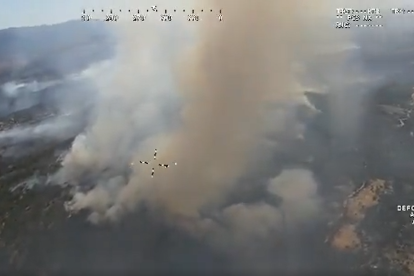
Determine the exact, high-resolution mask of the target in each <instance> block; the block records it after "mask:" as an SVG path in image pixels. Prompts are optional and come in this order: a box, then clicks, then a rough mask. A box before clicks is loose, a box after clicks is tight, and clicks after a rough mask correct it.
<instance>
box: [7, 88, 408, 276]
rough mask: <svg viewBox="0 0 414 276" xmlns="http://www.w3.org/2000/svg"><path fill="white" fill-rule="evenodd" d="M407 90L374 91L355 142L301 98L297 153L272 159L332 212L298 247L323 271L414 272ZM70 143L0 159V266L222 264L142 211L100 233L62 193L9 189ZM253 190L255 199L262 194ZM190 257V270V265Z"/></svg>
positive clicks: (21, 117)
mask: <svg viewBox="0 0 414 276" xmlns="http://www.w3.org/2000/svg"><path fill="white" fill-rule="evenodd" d="M412 93H413V90H412V87H411V86H410V85H408V84H407V85H402V86H401V85H400V86H398V85H389V86H386V87H383V88H381V89H377V90H376V91H375V92H372V93H371V95H370V96H369V97H367V101H366V103H365V113H364V117H363V124H362V125H363V127H362V131H361V135H360V136H359V137H358V139H357V142H355V143H352V144H350V143H347V142H346V141H345V142H344V141H343V140H341V139H337V137H336V136H335V133H332V132H331V131H330V123H331V122H330V115H329V113H330V112H329V105H328V104H327V102H328V101H329V99H327V97H328V96H326V95H322V94H314V93H308V94H307V96H308V97H309V99H310V101H311V102H312V103H313V104H314V105H315V107H316V108H317V109H319V110H320V111H321V112H320V113H318V114H317V115H316V116H314V117H312V118H307V121H308V123H307V125H308V127H307V131H306V133H305V137H304V139H303V140H300V139H299V140H297V141H294V142H291V143H292V144H293V146H294V148H296V149H301V150H297V152H296V153H295V154H293V153H292V152H279V153H277V154H276V155H275V161H274V162H275V168H276V169H277V168H279V169H281V168H284V167H292V166H300V167H306V168H309V169H310V170H312V171H313V172H314V173H315V175H316V177H317V178H318V180H319V181H320V183H322V185H321V187H320V192H321V193H322V194H323V195H324V198H325V199H326V202H327V203H326V208H327V210H328V211H329V212H328V213H329V216H328V218H321V225H320V227H318V229H313V230H312V231H310V233H313V235H314V239H312V240H313V241H309V239H304V241H301V242H304V243H307V244H308V246H309V247H308V248H310V249H309V250H307V251H308V252H306V253H303V254H312V252H313V253H315V252H320V254H319V257H318V258H319V260H315V262H318V263H319V264H320V265H322V264H323V263H326V260H329V261H330V262H329V263H330V264H332V266H330V267H327V265H325V267H319V268H318V269H319V270H321V269H324V270H333V269H334V267H335V270H336V271H340V270H341V269H342V270H344V271H349V270H350V268H351V269H352V270H353V271H363V272H367V273H368V272H378V271H381V272H385V271H394V272H396V273H397V272H398V273H407V272H408V273H413V267H414V265H413V263H414V258H413V254H414V253H413V252H414V244H413V242H414V236H413V235H412V231H410V230H411V227H412V226H411V221H410V218H409V215H408V214H403V213H398V212H397V211H396V206H397V205H398V204H411V203H412V201H413V200H414V189H413V188H412V185H413V184H412V183H413V182H414V171H413V170H412V167H413V165H414V158H413V156H414V137H413V134H412V131H414V129H413V128H412V126H413V123H414V120H413V119H411V118H410V110H411V108H412V105H411V104H412ZM42 108H44V107H42ZM42 108H41V107H39V106H37V107H33V108H31V109H28V110H26V111H23V112H22V111H21V112H20V113H18V114H14V116H15V117H13V115H11V116H8V117H6V118H4V120H3V121H2V124H3V125H4V126H5V127H11V126H12V125H15V124H24V123H26V124H30V123H31V122H32V120H40V117H41V116H43V115H39V114H46V116H53V114H52V113H53V112H52V111H51V110H48V109H47V108H46V109H45V108H44V109H42ZM304 109H305V108H304ZM302 111H303V110H302ZM305 113H306V112H305ZM401 121H402V122H403V123H401ZM73 138H74V137H68V138H67V139H65V140H63V141H37V142H32V143H34V144H32V146H31V147H30V148H32V149H34V150H32V151H28V152H27V154H25V155H23V156H22V157H20V158H11V159H10V158H9V159H8V158H3V159H1V160H0V162H1V175H0V179H1V180H0V181H1V196H2V200H1V202H0V219H1V221H0V241H1V250H0V252H1V254H0V261H1V267H2V268H3V269H5V270H26V271H35V272H36V273H38V274H42V273H50V272H59V271H65V272H68V271H73V273H75V272H79V271H99V270H102V271H103V270H106V271H108V269H109V270H111V269H117V268H122V269H124V270H125V271H128V270H140V271H158V272H161V271H166V270H168V271H177V272H183V267H187V268H186V270H187V271H199V272H200V271H206V270H207V268H208V267H210V268H211V267H213V268H215V270H216V271H219V270H220V269H223V268H224V267H225V262H226V261H225V258H224V257H223V256H222V255H220V253H218V252H211V251H210V249H208V248H207V247H205V245H203V244H200V242H199V241H196V240H192V239H191V238H189V237H187V236H186V235H185V234H184V233H182V232H181V231H179V230H177V229H172V228H171V227H168V226H166V225H164V224H163V223H162V221H157V220H155V219H154V218H152V217H151V216H150V215H149V214H147V213H146V212H145V210H141V211H139V214H132V215H130V216H129V217H128V218H126V219H125V220H124V222H122V223H121V224H119V225H115V226H114V225H106V226H99V227H97V226H92V225H90V224H88V223H87V222H86V220H85V217H84V215H83V214H77V215H73V216H69V214H68V213H67V212H66V211H65V210H64V201H65V200H66V197H67V190H65V189H64V188H60V187H54V186H42V185H38V186H36V187H35V188H34V189H25V187H24V186H23V187H20V188H17V189H14V190H11V188H12V187H14V186H16V185H17V184H18V183H20V182H21V181H22V180H24V179H26V178H28V177H30V176H33V175H34V174H37V175H38V176H39V177H40V178H39V179H40V180H39V181H40V182H42V181H45V179H46V176H47V175H48V174H50V173H52V172H53V171H55V170H56V169H57V168H58V167H59V164H58V161H57V154H56V153H57V152H61V151H62V150H64V149H67V148H69V147H70V144H71V141H72V140H73ZM7 147H8V145H4V146H3V149H7ZM42 176H43V178H42ZM42 179H43V180H42ZM259 190H260V189H259ZM251 192H252V191H251V190H247V191H246V193H245V194H246V195H249V196H250V197H252V198H253V199H252V201H254V197H255V196H252V195H251ZM255 193H256V195H257V197H260V191H258V190H256V192H255ZM231 200H232V201H238V200H241V199H240V198H233V199H231ZM243 201H244V202H246V199H245V198H243ZM271 204H278V202H271ZM138 218H139V219H138ZM325 238H326V239H325ZM323 239H325V243H324V240H323ZM102 241H105V243H103V242H102ZM108 241H110V242H108ZM161 247H162V248H161ZM279 253H280V252H279ZM275 256H277V252H275ZM280 256H283V254H281V255H280ZM189 260H191V263H192V266H193V267H188V264H187V263H188V261H189ZM344 260H348V261H344ZM200 262H202V263H203V264H200ZM184 264H186V265H184ZM75 267H76V269H75ZM157 269H158V270H157Z"/></svg>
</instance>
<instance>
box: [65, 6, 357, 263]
mask: <svg viewBox="0 0 414 276" xmlns="http://www.w3.org/2000/svg"><path fill="white" fill-rule="evenodd" d="M235 2H236V1H232V0H222V1H201V3H200V4H199V5H200V6H202V4H204V6H206V5H207V4H208V5H207V6H209V7H212V8H215V9H222V10H223V22H217V21H213V20H211V21H210V22H208V21H202V22H198V24H199V25H198V26H197V31H196V32H195V33H196V38H195V43H194V45H186V46H188V47H186V48H185V47H177V48H178V49H184V50H183V51H181V52H180V53H179V56H180V57H181V59H178V58H177V55H168V54H167V55H166V56H167V57H166V58H160V57H159V55H157V54H159V53H160V52H163V50H164V48H163V47H165V46H161V45H166V44H167V45H169V47H171V48H174V47H175V45H172V44H171V43H168V41H170V40H168V39H170V38H165V37H162V36H160V35H159V33H163V32H165V31H166V30H167V29H168V28H169V27H165V26H162V27H160V26H156V25H155V24H161V22H158V23H149V22H148V23H144V24H147V25H144V24H143V25H140V26H137V25H133V26H132V25H129V24H128V23H121V22H120V24H119V26H117V27H116V28H119V30H118V31H119V35H120V37H121V41H120V47H119V50H118V53H117V59H116V60H115V64H116V66H115V67H114V68H116V69H115V70H114V71H113V75H112V76H111V78H109V79H108V80H106V83H105V84H104V85H102V86H101V90H102V91H101V101H100V102H99V103H98V105H99V106H98V109H97V111H96V116H95V121H94V122H93V123H92V125H90V127H89V129H88V131H87V132H86V133H85V134H83V135H81V136H79V137H78V138H77V139H76V140H75V142H74V144H73V146H72V150H71V152H69V154H68V155H67V156H66V157H65V159H64V161H63V163H62V166H63V167H62V169H61V171H60V172H59V173H58V175H57V176H58V179H59V180H60V181H63V182H66V181H67V182H71V183H72V184H73V185H74V186H77V185H79V183H80V182H82V180H81V179H82V178H83V177H84V175H85V174H88V173H90V172H92V173H94V174H96V175H99V176H97V177H96V178H92V180H89V181H94V182H96V183H92V184H94V185H96V186H95V188H94V189H92V190H91V191H88V192H82V191H78V192H76V193H75V195H74V197H73V200H72V201H71V202H69V203H68V209H69V210H70V211H71V212H76V211H79V210H82V209H87V210H89V211H90V212H91V216H90V220H91V221H93V222H96V223H99V222H103V221H107V220H109V221H113V220H115V221H116V220H119V219H122V216H123V215H124V214H125V213H128V212H132V211H133V210H135V209H136V208H138V207H139V206H140V205H141V204H145V205H146V206H147V207H149V210H153V211H154V214H159V213H162V214H163V216H162V217H163V218H165V219H166V220H167V221H168V222H169V223H171V224H172V225H176V226H178V227H179V228H181V229H184V230H186V231H189V232H190V233H191V234H193V235H195V236H197V237H206V236H207V237H208V238H207V240H208V241H209V244H211V245H212V246H213V247H218V248H221V249H223V248H226V249H228V248H233V249H232V250H231V252H232V253H234V252H238V250H239V249H240V251H242V252H243V253H240V254H241V255H243V256H241V258H243V260H245V261H247V260H250V259H251V258H252V255H251V254H253V253H252V252H255V249H257V248H262V247H263V246H265V245H266V246H271V245H273V241H272V240H276V238H275V237H274V235H277V233H280V231H283V227H284V226H283V224H286V223H288V224H290V225H291V226H292V227H295V226H297V225H300V224H301V223H306V222H307V221H310V220H311V219H312V218H314V217H315V216H316V215H317V214H318V212H320V211H321V210H322V208H321V203H322V200H321V198H320V197H319V196H318V194H317V186H318V184H317V182H316V180H315V179H314V177H313V174H312V172H310V171H308V170H305V169H292V170H285V171H283V172H282V173H281V174H280V175H279V176H277V177H276V178H274V179H273V178H272V179H267V181H266V187H267V192H268V194H269V195H270V197H272V196H274V197H275V198H277V197H281V198H282V203H281V205H280V206H282V207H281V208H280V206H276V204H269V203H266V202H263V201H259V202H257V203H243V202H241V203H238V204H233V205H230V206H226V207H225V208H224V209H222V208H221V207H222V206H223V205H225V202H226V199H227V196H228V195H230V194H232V193H237V186H238V182H239V181H240V180H241V179H242V178H243V177H245V176H246V175H249V173H252V172H255V171H256V169H257V168H258V167H260V166H265V165H266V162H267V161H268V158H269V156H268V155H266V154H265V155H262V154H263V152H264V151H266V150H273V149H274V147H275V144H272V146H270V147H271V148H270V149H269V148H266V147H267V146H268V144H267V143H266V139H267V138H266V134H267V133H269V132H271V133H278V134H283V135H285V136H289V135H291V134H292V130H291V128H292V127H293V125H295V124H296V122H295V121H291V120H290V117H289V116H288V115H286V114H288V112H287V111H288V110H289V109H290V108H292V106H294V104H295V103H297V102H300V101H302V94H301V92H302V91H299V89H298V86H299V80H298V79H297V75H296V72H295V70H294V64H295V63H301V62H303V63H309V64H312V62H314V60H313V59H314V58H315V55H317V54H318V52H319V51H320V47H321V45H331V46H332V47H333V48H335V47H339V46H340V45H341V43H342V42H348V41H347V38H345V37H344V36H343V35H341V38H340V37H339V34H337V33H334V32H335V30H334V29H333V28H332V26H331V25H330V24H329V19H328V18H326V19H325V17H324V15H326V13H329V12H330V10H329V8H330V6H329V1H325V0H318V1H313V2H312V5H309V6H308V7H306V8H305V7H304V6H303V3H302V2H303V1H296V0H295V1H265V0H262V1H251V0H239V1H237V4H236V3H235ZM332 12H333V11H332ZM309 22H312V23H309ZM152 24H153V25H152ZM164 28H165V29H164ZM331 29H332V31H331ZM154 30H156V31H154ZM137 34H139V35H137ZM144 37H145V39H143V38H144ZM166 42H167V43H166ZM169 47H167V48H169ZM170 50H171V49H170ZM175 50H176V49H175V48H174V51H175ZM174 51H171V52H174ZM343 59H345V57H344V56H340V57H339V58H337V59H335V60H331V61H330V62H331V64H330V66H332V67H330V68H334V67H333V66H334V64H335V66H336V65H340V63H341V62H342V61H343ZM178 60H181V61H180V63H179V64H177V63H178V62H177V61H178ZM327 70H329V69H327ZM168 75H170V76H171V77H170V78H169V77H166V76H168ZM339 75H340V73H338V76H339ZM160 76H161V77H160ZM338 82H339V83H340V84H342V82H341V81H338ZM332 85H334V84H332ZM161 90H162V91H164V90H173V92H174V93H176V94H175V95H174V96H171V94H169V93H170V92H171V91H170V92H166V93H164V94H163V93H162V92H160V91H161ZM166 95H169V97H170V98H167V99H171V100H172V101H174V99H176V98H179V99H180V105H181V107H182V108H181V110H180V113H179V115H180V119H177V121H180V122H179V123H177V125H176V127H174V129H171V127H167V125H169V123H167V121H168V120H167V119H165V117H163V115H162V114H161V113H162V112H161V111H160V110H161V107H162V106H163V103H162V102H163V100H164V101H165V99H166V97H165V96H166ZM158 101H159V103H158ZM269 104H277V106H278V108H280V110H278V111H279V112H278V113H276V114H279V115H278V116H275V117H274V118H273V117H271V118H272V119H271V120H270V121H271V126H269V116H274V114H275V113H272V112H273V111H274V110H273V111H272V112H270V111H269V110H268V105H269ZM272 114H273V115H272ZM173 117H174V116H173ZM177 117H178V116H177ZM144 119H145V120H144ZM169 119H171V118H169ZM352 120H354V119H352ZM144 121H151V122H152V123H151V124H150V126H149V125H145V124H143V122H144ZM269 127H270V128H269ZM149 129H150V130H149ZM295 134H297V133H295ZM292 138H296V136H292ZM276 146H279V145H278V144H277V142H276ZM154 148H157V149H158V152H159V155H158V157H159V158H158V159H157V161H156V162H157V163H158V162H159V163H170V164H171V163H173V162H177V163H178V165H177V166H172V167H171V168H168V169H163V168H161V167H158V166H157V163H156V164H154V165H155V166H156V173H155V177H154V178H151V177H150V168H151V166H145V165H140V164H139V161H140V160H145V161H147V160H149V159H150V158H151V157H152V152H153V150H154ZM130 163H132V164H133V166H131V168H129V164H130ZM108 167H110V168H117V169H119V170H121V171H125V170H129V169H131V170H132V171H131V172H130V173H129V174H128V176H126V175H125V174H124V173H123V172H122V173H117V174H115V175H112V176H108V177H103V175H104V173H103V172H104V171H106V168H108ZM251 185H252V186H253V185H256V184H255V183H251ZM282 209H283V211H282ZM203 210H213V211H212V213H214V215H215V216H216V217H218V220H219V221H222V222H223V223H218V222H216V221H215V220H214V219H210V218H205V217H203V216H202V215H201V213H202V212H203ZM269 240H270V241H269ZM267 244H271V245H267ZM262 249H263V248H262ZM264 251H266V250H264ZM266 252H268V251H266ZM265 255H266V254H265V253H263V255H262V254H256V257H255V258H254V261H257V260H259V259H260V258H261V257H264V256H265ZM266 256H268V254H267V255H266ZM262 261H263V262H258V263H256V266H258V267H259V266H260V267H262V268H263V269H266V268H265V267H266V266H265V265H264V263H266V264H267V265H272V261H271V260H266V258H263V260H262ZM247 263H248V264H250V265H251V264H252V263H253V261H250V262H247ZM248 264H246V265H248Z"/></svg>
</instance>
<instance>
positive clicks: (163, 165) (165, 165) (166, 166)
mask: <svg viewBox="0 0 414 276" xmlns="http://www.w3.org/2000/svg"><path fill="white" fill-rule="evenodd" d="M155 160H157V149H155V151H154V161H155ZM139 163H140V164H144V165H149V164H150V162H148V161H139ZM131 165H134V163H131ZM174 165H175V166H176V165H177V162H175V163H174ZM158 166H160V167H164V168H169V167H171V165H170V164H161V163H159V164H158ZM154 174H155V167H152V168H151V177H154Z"/></svg>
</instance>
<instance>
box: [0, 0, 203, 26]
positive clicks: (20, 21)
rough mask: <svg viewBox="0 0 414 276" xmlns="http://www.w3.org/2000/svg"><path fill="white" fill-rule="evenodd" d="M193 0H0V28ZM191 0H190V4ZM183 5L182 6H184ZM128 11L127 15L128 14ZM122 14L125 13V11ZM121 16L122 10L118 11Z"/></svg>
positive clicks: (187, 2)
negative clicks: (104, 10)
mask: <svg viewBox="0 0 414 276" xmlns="http://www.w3.org/2000/svg"><path fill="white" fill-rule="evenodd" d="M191 2H192V3H193V4H194V3H196V2H197V1H196V0H171V1H168V0H136V1H133V0H0V7H1V9H0V29H4V28H8V27H20V26H32V25H41V24H51V23H58V22H63V21H67V20H70V19H79V20H80V16H81V13H82V9H84V8H85V9H89V10H91V9H110V8H114V9H125V10H127V9H131V10H133V9H138V8H142V9H147V8H150V7H151V6H152V5H158V6H162V8H164V7H166V8H168V9H171V8H172V9H174V8H177V9H181V8H190V6H191ZM189 3H190V4H189ZM183 6H185V7H183ZM129 16H130V15H128V18H129ZM124 17H127V15H126V14H125V15H124ZM121 18H122V14H121Z"/></svg>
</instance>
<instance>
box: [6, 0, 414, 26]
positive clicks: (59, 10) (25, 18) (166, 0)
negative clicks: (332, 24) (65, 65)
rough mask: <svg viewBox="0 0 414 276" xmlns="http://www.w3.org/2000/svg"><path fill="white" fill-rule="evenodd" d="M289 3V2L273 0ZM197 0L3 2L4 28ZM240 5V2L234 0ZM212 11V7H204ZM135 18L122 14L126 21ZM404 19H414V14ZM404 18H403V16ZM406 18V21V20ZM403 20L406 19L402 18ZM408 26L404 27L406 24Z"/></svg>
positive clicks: (399, 0)
mask: <svg viewBox="0 0 414 276" xmlns="http://www.w3.org/2000/svg"><path fill="white" fill-rule="evenodd" d="M252 1H254V0H252ZM269 1H286V0H269ZM197 2H199V1H197V0H0V7H1V9H0V29H4V28H8V27H20V26H32V25H41V24H51V23H58V22H63V21H67V20H70V19H79V20H80V16H81V13H82V9H84V8H85V9H89V10H91V9H97V10H99V9H110V8H114V9H120V8H121V9H124V10H127V9H131V10H134V9H138V8H140V9H147V8H150V7H151V6H152V5H158V6H159V7H161V8H163V9H164V8H167V9H182V8H186V9H187V8H195V4H196V3H197ZM234 2H235V5H237V0H234ZM344 3H346V4H344ZM331 5H332V15H334V13H335V8H337V7H352V8H355V7H354V6H357V5H358V6H361V8H362V6H363V7H364V8H368V7H381V8H383V7H387V8H388V9H387V10H389V8H390V7H407V8H408V7H410V8H414V3H413V0H364V1H363V3H361V2H360V1H359V0H332V2H331ZM203 8H205V9H209V8H210V7H203ZM103 16H104V15H103ZM130 16H131V15H127V14H121V19H122V17H124V18H129V17H130ZM403 17H406V18H407V17H410V18H414V16H413V15H408V16H407V15H406V16H403ZM400 18H401V17H400ZM406 18H405V19H406ZM401 19H402V18H401ZM403 25H404V24H403Z"/></svg>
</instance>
